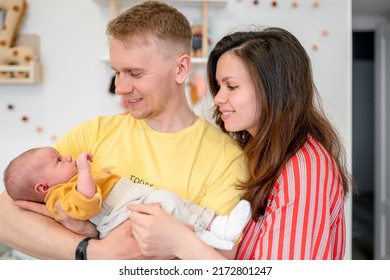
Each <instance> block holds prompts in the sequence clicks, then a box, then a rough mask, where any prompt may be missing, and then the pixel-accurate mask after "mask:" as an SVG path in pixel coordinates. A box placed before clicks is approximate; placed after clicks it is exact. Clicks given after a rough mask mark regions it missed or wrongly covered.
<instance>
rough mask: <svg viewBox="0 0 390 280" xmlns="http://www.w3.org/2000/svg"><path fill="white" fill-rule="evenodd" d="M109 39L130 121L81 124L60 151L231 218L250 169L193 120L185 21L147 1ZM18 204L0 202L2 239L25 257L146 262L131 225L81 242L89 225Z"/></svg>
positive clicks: (216, 133) (90, 232)
mask: <svg viewBox="0 0 390 280" xmlns="http://www.w3.org/2000/svg"><path fill="white" fill-rule="evenodd" d="M107 34H108V36H109V48H110V64H111V67H112V69H113V70H114V71H115V86H116V93H117V94H119V95H121V96H123V98H124V100H125V101H126V103H127V106H128V111H129V114H126V115H118V116H111V117H98V118H96V119H93V120H90V121H87V122H85V123H82V124H80V125H78V126H77V127H75V128H73V129H71V130H70V131H69V132H67V133H66V134H65V135H64V136H63V137H62V138H61V139H60V140H59V141H58V142H57V143H56V144H55V148H56V149H57V150H58V151H59V152H60V153H62V154H67V155H68V154H69V155H71V156H72V157H73V158H76V157H77V156H78V155H79V154H80V153H81V152H82V151H84V150H88V151H90V152H91V153H92V154H94V162H93V166H92V167H93V168H94V169H96V170H102V169H110V170H115V173H117V174H119V175H120V176H122V177H127V178H130V179H131V180H132V181H134V182H136V183H143V184H149V185H151V186H153V187H156V188H165V189H168V190H171V191H174V192H175V193H177V194H178V195H179V196H180V197H181V198H182V199H188V200H193V201H194V202H195V203H197V204H199V205H201V206H205V207H209V208H213V209H215V210H216V211H217V214H227V213H228V212H229V211H230V210H231V209H232V208H233V207H234V206H235V205H236V204H237V203H238V201H239V198H240V194H241V191H238V190H237V188H236V184H237V183H238V182H239V181H242V180H245V178H246V168H245V167H246V166H245V164H244V161H243V158H242V154H241V150H240V148H238V147H237V146H236V145H235V144H233V142H232V141H231V140H230V139H229V137H228V136H227V135H225V134H223V133H222V132H221V131H220V130H218V129H217V128H216V127H214V126H213V125H211V124H210V123H208V122H207V121H206V120H205V119H203V118H200V117H198V116H196V115H195V114H194V113H193V111H192V110H191V108H190V106H189V104H188V102H187V98H186V95H185V82H186V79H187V77H188V75H189V72H190V69H191V61H190V51H191V39H192V33H191V26H190V24H189V22H188V20H187V19H186V18H185V16H184V15H183V14H181V13H180V12H179V11H177V10H176V9H174V8H172V7H170V6H168V5H166V4H164V3H162V2H157V1H148V2H144V3H141V4H139V5H136V6H134V7H133V8H131V9H129V10H127V11H125V12H124V13H122V14H121V15H119V16H118V17H117V18H116V19H114V20H112V21H111V22H110V23H109V25H108V28H107ZM17 204H18V205H19V206H21V208H19V207H17V206H15V205H14V203H13V202H12V200H11V199H10V197H9V196H8V195H7V194H6V193H3V194H2V195H1V196H0V228H1V231H0V241H1V242H3V243H6V244H8V245H9V246H11V247H13V248H16V249H18V250H20V251H22V252H24V253H26V254H28V255H31V256H33V257H36V258H42V259H73V258H74V257H75V251H77V252H79V253H76V257H80V258H88V259H143V258H145V257H144V256H143V255H142V254H141V252H140V250H139V249H138V246H137V244H136V242H135V240H134V238H133V237H132V235H131V224H130V222H129V221H126V222H125V223H123V224H122V225H121V226H119V227H118V228H117V229H115V230H114V231H113V232H111V233H110V234H109V235H108V236H107V237H106V238H105V239H103V240H97V239H92V240H88V239H87V240H85V241H83V239H84V238H85V237H86V236H89V237H93V236H94V235H95V234H96V230H95V229H94V228H93V227H92V226H91V224H87V223H77V222H76V221H74V220H71V219H69V218H68V217H67V216H66V215H64V214H63V215H62V219H61V221H60V222H61V223H62V224H63V225H64V226H65V227H64V226H61V225H60V224H59V223H57V222H56V221H54V220H53V219H51V218H48V217H46V216H45V215H47V213H46V211H45V209H44V207H43V206H42V205H38V204H33V203H31V202H19V203H17ZM22 208H25V209H27V210H32V211H26V210H24V209H22ZM37 213H38V214H37ZM39 214H44V215H39ZM67 228H68V229H71V230H68V229H67ZM236 247H237V246H235V247H234V248H233V250H232V251H229V252H225V254H226V255H227V257H229V258H234V256H235V252H236ZM76 248H77V249H76ZM80 252H81V253H80ZM167 257H169V256H155V258H167Z"/></svg>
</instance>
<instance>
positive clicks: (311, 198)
mask: <svg viewBox="0 0 390 280" xmlns="http://www.w3.org/2000/svg"><path fill="white" fill-rule="evenodd" d="M344 251H345V218H344V196H343V191H342V186H341V182H340V174H339V172H338V168H337V166H336V164H335V162H334V160H333V158H332V157H331V156H330V154H329V153H328V152H327V151H326V150H325V149H324V148H323V147H322V146H321V145H320V144H319V143H318V142H317V141H315V140H314V139H313V138H311V137H309V139H308V141H307V143H306V144H305V145H304V147H302V149H301V150H299V151H298V152H297V153H296V154H295V155H294V156H293V157H292V158H291V159H290V160H289V161H288V163H287V164H286V165H285V167H284V168H283V171H282V174H281V175H280V177H279V180H278V182H277V184H276V185H275V187H274V191H273V194H272V195H271V197H270V199H269V204H268V207H267V210H266V213H265V215H264V216H262V217H260V219H259V221H258V222H257V223H255V222H253V221H251V222H250V223H249V224H248V226H247V227H246V229H245V232H244V236H243V240H242V242H241V244H240V247H239V251H238V254H237V258H238V259H342V258H343V256H344Z"/></svg>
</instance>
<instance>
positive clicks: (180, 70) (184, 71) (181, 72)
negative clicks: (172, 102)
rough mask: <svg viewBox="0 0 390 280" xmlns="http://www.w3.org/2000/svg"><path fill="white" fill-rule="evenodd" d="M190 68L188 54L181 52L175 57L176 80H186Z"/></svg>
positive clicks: (180, 81)
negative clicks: (180, 54) (181, 53)
mask: <svg viewBox="0 0 390 280" xmlns="http://www.w3.org/2000/svg"><path fill="white" fill-rule="evenodd" d="M190 70H191V58H190V56H189V55H188V54H183V55H182V56H180V57H179V58H178V59H177V72H176V82H177V83H178V84H182V83H184V82H185V81H186V79H187V77H188V75H189V74H190Z"/></svg>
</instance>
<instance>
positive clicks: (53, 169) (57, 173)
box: [37, 147, 77, 187]
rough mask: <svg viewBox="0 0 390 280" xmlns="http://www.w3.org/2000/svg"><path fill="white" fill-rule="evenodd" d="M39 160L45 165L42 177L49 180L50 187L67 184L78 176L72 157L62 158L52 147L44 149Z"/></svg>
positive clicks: (40, 152)
mask: <svg viewBox="0 0 390 280" xmlns="http://www.w3.org/2000/svg"><path fill="white" fill-rule="evenodd" d="M37 160H40V161H42V163H43V164H44V168H43V173H44V174H42V175H44V176H46V178H47V179H48V180H47V181H48V184H49V185H50V187H52V186H54V185H58V184H61V183H65V182H67V181H69V180H70V179H71V178H72V177H73V176H75V175H76V174H77V167H76V162H75V161H74V160H72V157H71V156H62V155H60V153H58V152H57V150H56V149H54V148H51V147H45V148H42V149H41V150H40V151H39V154H38V156H37Z"/></svg>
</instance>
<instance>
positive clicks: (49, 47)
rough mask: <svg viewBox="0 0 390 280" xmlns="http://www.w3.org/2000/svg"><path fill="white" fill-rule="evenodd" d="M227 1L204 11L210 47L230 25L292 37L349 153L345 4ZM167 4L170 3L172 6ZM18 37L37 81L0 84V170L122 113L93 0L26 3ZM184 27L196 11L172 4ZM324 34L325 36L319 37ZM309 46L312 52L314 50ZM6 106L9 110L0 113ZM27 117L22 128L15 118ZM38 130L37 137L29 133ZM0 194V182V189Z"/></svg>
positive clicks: (104, 16)
mask: <svg viewBox="0 0 390 280" xmlns="http://www.w3.org/2000/svg"><path fill="white" fill-rule="evenodd" d="M271 2H272V1H271V0H262V1H259V5H254V4H252V3H253V1H250V0H242V1H236V0H229V1H228V4H227V5H226V6H225V7H222V8H221V7H218V8H216V7H213V5H211V7H210V11H209V14H210V17H209V26H210V28H209V29H210V36H211V39H212V40H213V41H216V40H218V38H220V37H221V36H222V35H223V34H225V33H226V32H228V31H230V30H231V29H233V28H234V27H237V26H242V25H247V24H261V25H275V26H280V27H283V28H286V29H288V30H290V31H292V32H293V33H294V34H295V35H296V36H297V37H298V38H299V39H300V40H301V42H302V44H303V45H304V47H305V48H306V49H307V51H308V53H309V55H310V56H311V58H312V63H313V71H314V77H315V81H316V84H317V86H318V89H319V91H320V93H321V94H322V96H323V99H324V105H325V107H326V110H327V112H328V115H329V117H330V118H331V119H332V120H334V123H335V124H336V126H337V128H338V129H339V131H340V132H341V134H342V137H343V138H344V140H345V144H346V147H347V151H348V153H349V154H350V151H351V126H352V125H351V124H352V121H351V118H352V113H351V112H352V109H351V107H352V102H351V84H352V82H351V75H352V74H351V73H352V71H351V65H352V62H351V56H352V51H351V50H352V42H351V37H352V26H351V25H352V21H351V0H327V1H318V2H319V3H320V4H319V6H318V7H313V3H314V2H315V1H296V2H297V3H298V4H299V5H298V7H296V8H294V7H292V4H291V3H292V2H293V1H290V0H279V1H277V2H278V4H279V5H278V7H272V5H271ZM171 3H173V1H171ZM28 4H29V8H28V11H27V16H26V17H25V19H24V21H23V24H22V26H21V30H20V33H34V34H38V35H39V38H40V61H41V63H42V64H43V67H44V73H43V82H42V83H41V84H38V85H0V104H1V106H0V133H1V134H0V135H1V136H0V147H2V148H1V152H0V170H3V169H4V168H5V166H6V164H7V163H8V161H9V160H10V159H11V158H13V157H14V156H16V155H17V154H19V153H20V152H22V151H24V150H25V149H27V148H30V147H33V146H38V145H50V144H52V140H51V137H52V135H57V136H60V135H61V134H62V133H64V132H65V131H66V130H67V129H69V128H70V127H72V126H73V125H75V124H77V123H79V122H80V121H83V120H85V119H89V118H91V117H93V116H96V115H101V114H104V115H105V114H112V113H118V112H122V109H121V108H120V105H119V102H120V101H119V99H118V98H116V97H114V96H112V95H111V94H109V93H108V86H109V83H110V79H111V76H112V72H111V70H109V67H108V64H107V63H105V62H102V61H101V57H103V56H104V55H106V53H107V44H106V36H105V25H106V22H107V20H108V18H109V9H108V7H103V6H99V5H98V4H97V3H96V2H95V1H92V0H83V1H79V0H67V1H59V0H28ZM177 5H178V6H177V7H178V8H179V9H181V10H182V11H183V12H184V14H186V15H187V17H188V18H189V19H190V21H196V20H197V19H199V17H200V16H201V12H200V8H199V7H200V6H191V7H190V8H188V7H184V6H183V4H177ZM323 30H326V31H328V33H329V34H328V36H324V35H323V33H322V32H323ZM313 44H315V45H317V46H318V49H317V50H316V51H315V50H313V49H312V46H313ZM8 104H13V105H14V107H15V109H14V110H12V111H10V110H8V109H7V105H8ZM24 114H25V115H27V116H29V122H27V123H24V122H22V121H21V120H20V118H21V116H22V115H24ZM37 126H41V127H43V131H42V132H41V133H37V132H36V131H35V129H36V127H37ZM2 188H3V186H2V183H0V190H1V189H2ZM348 209H349V210H348V214H347V216H348V217H347V222H348V229H347V230H348V232H347V235H348V241H347V242H348V244H347V258H351V253H350V251H351V244H350V243H351V214H350V206H348Z"/></svg>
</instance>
